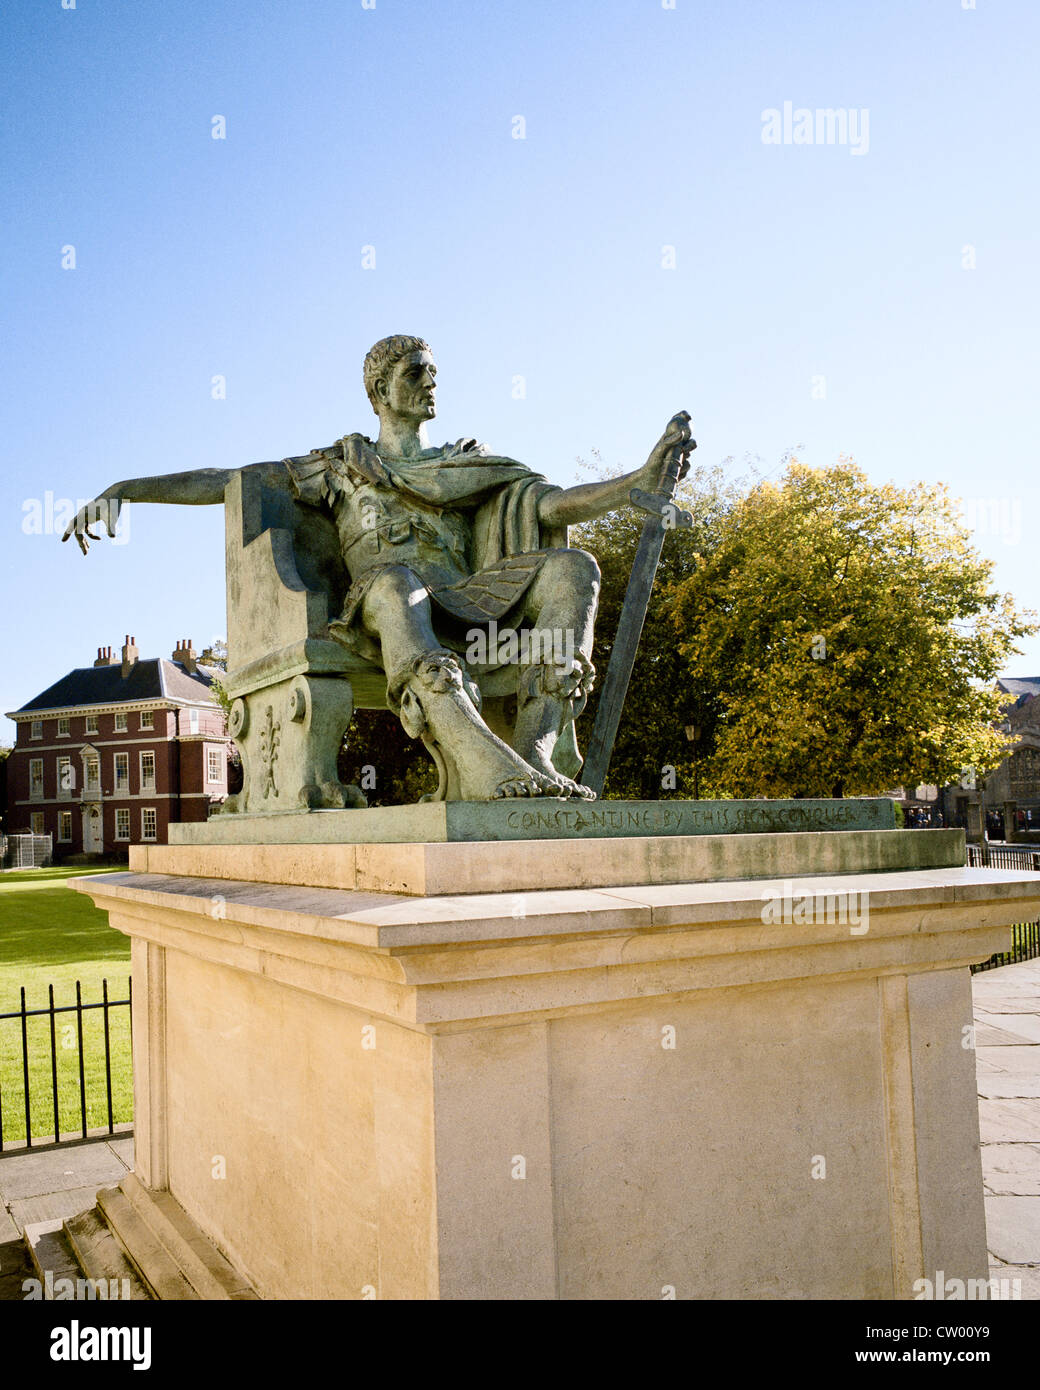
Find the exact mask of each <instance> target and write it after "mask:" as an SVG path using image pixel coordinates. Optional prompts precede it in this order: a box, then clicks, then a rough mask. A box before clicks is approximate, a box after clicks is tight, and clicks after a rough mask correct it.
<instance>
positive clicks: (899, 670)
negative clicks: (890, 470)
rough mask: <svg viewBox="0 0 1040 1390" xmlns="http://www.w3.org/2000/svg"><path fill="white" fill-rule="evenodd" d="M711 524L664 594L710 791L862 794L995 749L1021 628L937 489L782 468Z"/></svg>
mask: <svg viewBox="0 0 1040 1390" xmlns="http://www.w3.org/2000/svg"><path fill="white" fill-rule="evenodd" d="M713 522H714V524H713V526H712V528H711V534H710V536H709V538H708V544H707V545H705V546H704V547H703V549H702V550H701V553H700V555H699V556H698V559H697V562H696V564H695V566H694V567H693V568H692V569H691V571H690V572H689V573H687V574H685V575H683V576H681V577H679V578H678V579H675V580H673V581H672V582H671V583H670V584H668V586H667V588H666V590H665V592H664V593H663V595H662V602H663V604H664V605H665V606H666V607H667V609H668V612H669V616H670V619H671V622H672V624H673V629H674V632H675V635H676V639H677V642H678V649H679V653H680V655H681V657H682V659H683V661H684V662H685V663H686V666H687V669H688V672H689V678H690V680H691V681H692V682H693V683H694V685H704V686H708V687H710V688H712V689H713V690H714V692H715V694H716V697H717V700H718V704H719V717H718V720H717V722H716V725H715V728H714V730H713V734H712V747H711V749H710V756H709V757H708V760H707V768H706V771H707V773H708V775H709V777H710V778H711V780H712V782H713V783H714V784H715V785H716V786H717V787H718V788H720V789H722V790H724V791H725V792H726V793H727V794H729V795H732V796H776V797H782V796H842V795H869V794H877V793H879V792H882V791H884V790H885V789H887V788H891V787H894V786H897V785H900V784H905V785H915V784H917V783H922V782H924V783H929V782H931V783H937V784H939V785H943V784H947V783H950V782H952V781H955V780H956V779H957V778H958V777H959V776H960V774H961V772H962V770H963V769H964V768H965V767H966V766H969V765H970V766H973V767H975V768H976V769H977V770H978V771H980V772H984V771H986V770H988V769H990V768H992V767H994V766H995V765H996V764H997V763H998V762H999V761H1000V760H1001V759H1002V757H1004V756H1005V753H1006V749H1007V747H1008V741H1007V740H1006V739H1005V738H1004V737H1003V736H1002V735H1000V734H999V733H997V731H996V729H995V728H994V723H995V721H996V720H997V719H998V718H999V716H1000V713H1001V708H1002V707H1001V700H1000V698H999V697H998V696H997V695H996V694H995V693H994V691H993V683H994V681H995V679H996V677H997V676H998V675H999V674H1000V672H1001V670H1002V669H1003V667H1004V665H1005V663H1006V661H1007V658H1008V656H1009V655H1010V654H1012V653H1013V652H1014V651H1015V641H1016V639H1017V638H1019V637H1021V636H1024V635H1026V634H1028V633H1030V632H1032V631H1035V626H1034V625H1033V624H1032V623H1031V622H1030V621H1029V619H1030V617H1031V616H1032V615H1029V614H1019V613H1017V612H1016V611H1015V607H1014V604H1013V602H1012V599H1011V597H1010V596H1009V595H1006V594H1005V595H1001V594H999V593H998V592H996V591H995V590H994V588H993V584H992V569H993V566H992V562H991V561H989V560H986V559H984V558H982V557H981V556H980V555H978V554H977V553H976V552H975V551H974V550H973V549H972V547H971V545H970V543H969V537H968V533H967V531H966V529H965V527H964V526H963V525H962V524H961V522H960V520H959V516H958V512H957V508H956V504H955V502H954V500H953V499H952V498H951V497H950V495H949V493H948V491H947V489H946V488H945V486H943V485H931V486H929V485H925V484H918V485H916V486H914V487H911V488H908V489H900V488H897V487H894V486H892V485H880V486H879V485H876V484H872V483H871V482H870V481H869V480H868V479H867V477H866V475H865V474H864V473H863V472H862V470H861V469H859V468H858V467H856V465H855V464H854V463H852V462H851V461H848V460H842V461H840V462H839V463H838V464H836V465H834V466H833V467H830V468H822V469H814V468H809V467H807V466H806V465H804V464H801V463H798V462H797V461H791V462H790V464H789V466H788V467H787V470H786V473H785V475H784V476H783V477H782V479H781V480H780V481H779V482H776V483H773V482H769V481H761V482H759V483H758V484H757V486H755V487H753V488H752V489H751V490H750V491H749V492H748V493H747V495H746V496H744V497H743V498H741V499H740V500H739V501H737V502H736V503H735V504H734V505H733V506H732V507H730V508H727V509H725V510H722V511H719V512H717V513H716V514H715V515H714V517H713Z"/></svg>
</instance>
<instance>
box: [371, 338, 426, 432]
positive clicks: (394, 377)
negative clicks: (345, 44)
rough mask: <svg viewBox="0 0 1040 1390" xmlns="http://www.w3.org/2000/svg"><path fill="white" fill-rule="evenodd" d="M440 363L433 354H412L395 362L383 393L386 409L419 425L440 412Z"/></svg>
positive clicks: (382, 389) (380, 394)
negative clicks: (438, 382) (437, 398)
mask: <svg viewBox="0 0 1040 1390" xmlns="http://www.w3.org/2000/svg"><path fill="white" fill-rule="evenodd" d="M436 391H437V366H436V363H435V362H434V360H433V356H432V354H431V353H429V352H426V351H425V350H423V351H418V352H412V353H409V354H408V356H407V357H402V358H401V359H400V360H399V361H398V362H396V363H395V364H394V369H393V371H392V372H391V373H390V375H389V377H388V378H386V379H385V380H384V382H383V383H382V384H381V389H380V390H379V396H380V399H381V400H382V402H383V404H384V405H385V406H386V408H387V409H388V410H390V411H392V412H393V413H394V414H395V415H398V416H400V417H401V418H402V419H404V420H412V421H415V422H416V423H417V424H418V423H421V422H422V421H423V420H432V419H433V417H434V416H435V415H436V413H437V410H436Z"/></svg>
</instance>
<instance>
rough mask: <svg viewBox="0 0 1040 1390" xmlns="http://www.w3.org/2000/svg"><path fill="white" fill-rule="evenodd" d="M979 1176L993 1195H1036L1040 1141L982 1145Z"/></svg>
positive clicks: (1039, 1192)
mask: <svg viewBox="0 0 1040 1390" xmlns="http://www.w3.org/2000/svg"><path fill="white" fill-rule="evenodd" d="M982 1175H983V1177H984V1179H985V1182H986V1187H987V1188H988V1189H989V1191H990V1192H992V1193H994V1194H999V1195H1002V1196H1018V1197H1040V1144H983V1146H982Z"/></svg>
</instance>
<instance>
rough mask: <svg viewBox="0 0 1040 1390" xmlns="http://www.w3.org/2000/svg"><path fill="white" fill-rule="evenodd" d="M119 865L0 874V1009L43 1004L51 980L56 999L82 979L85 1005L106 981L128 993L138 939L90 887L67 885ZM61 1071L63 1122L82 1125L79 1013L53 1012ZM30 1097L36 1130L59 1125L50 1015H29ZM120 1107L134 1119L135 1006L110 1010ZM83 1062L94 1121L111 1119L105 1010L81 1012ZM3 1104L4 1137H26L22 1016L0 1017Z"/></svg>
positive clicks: (74, 1127) (118, 1115)
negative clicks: (89, 893) (115, 921)
mask: <svg viewBox="0 0 1040 1390" xmlns="http://www.w3.org/2000/svg"><path fill="white" fill-rule="evenodd" d="M97 872H112V870H96V869H95V870H92V869H83V868H73V869H63V868H54V869H26V870H16V871H15V872H12V873H0V1014H3V1013H9V1012H10V1011H12V1010H15V1009H18V1008H19V1007H20V998H21V990H22V988H23V987H24V989H25V1001H26V1007H27V1008H29V1009H34V1008H45V1007H46V1006H47V1003H48V986H49V985H52V986H53V987H54V1002H55V1005H57V1006H58V1007H60V1006H61V1005H63V1004H74V1003H75V1001H76V981H77V980H79V981H80V985H81V996H82V1000H83V1003H84V1004H88V1003H94V1002H97V1001H100V999H101V997H102V995H101V991H102V980H107V981H108V995H109V998H110V999H126V998H127V985H128V980H129V975H130V942H129V941H128V940H127V938H126V937H125V936H123V935H122V933H121V932H117V931H113V929H112V928H111V927H110V926H109V925H108V917H107V915H106V914H105V913H103V912H99V911H98V909H97V908H96V907H95V906H94V904H93V903H92V902H91V901H90V899H89V898H88V897H86V896H84V894H82V893H75V892H72V891H71V890H70V889H69V888H67V887H65V881H66V879H69V878H77V877H84V876H85V875H87V874H90V873H97ZM54 1031H55V1041H56V1044H57V1046H56V1049H55V1051H56V1057H57V1073H58V1118H59V1125H60V1128H61V1131H62V1132H63V1133H65V1132H74V1131H75V1132H78V1131H79V1130H80V1127H81V1120H80V1090H79V1037H78V1029H77V1020H76V1015H75V1013H60V1014H58V1015H57V1016H56V1018H55V1029H54ZM27 1039H28V1052H29V1098H30V1107H31V1116H32V1134H33V1137H34V1138H39V1139H43V1138H46V1137H48V1136H53V1133H54V1105H53V1085H52V1070H51V1051H50V1020H49V1018H47V1017H42V1018H30V1019H29V1020H28V1023H27ZM109 1040H110V1057H111V1062H110V1065H111V1073H112V1108H113V1119H114V1121H115V1123H116V1124H119V1123H122V1122H125V1121H128V1120H131V1119H132V1118H133V1074H132V1069H131V1060H130V1022H129V1010H128V1009H126V1008H118V1009H113V1010H112V1011H111V1012H110V1014H109ZM83 1071H84V1081H85V1092H86V1102H87V1128H88V1129H95V1128H99V1127H101V1126H103V1125H107V1123H108V1106H107V1092H106V1081H105V1044H104V1023H103V1011H102V1010H101V1009H90V1010H87V1011H85V1012H84V1013H83ZM0 1104H2V1111H3V1114H2V1123H3V1140H4V1143H5V1144H7V1143H9V1142H10V1141H12V1140H19V1139H24V1138H25V1085H24V1079H23V1071H22V1035H21V1022H20V1020H19V1019H17V1018H14V1019H11V1018H4V1019H0Z"/></svg>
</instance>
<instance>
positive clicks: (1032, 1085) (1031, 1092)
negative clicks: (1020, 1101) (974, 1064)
mask: <svg viewBox="0 0 1040 1390" xmlns="http://www.w3.org/2000/svg"><path fill="white" fill-rule="evenodd" d="M977 1080H978V1088H979V1095H980V1096H985V1097H988V1098H990V1099H994V1100H1000V1099H1011V1098H1013V1097H1016V1096H1021V1097H1023V1098H1025V1099H1033V1098H1035V1097H1040V1080H1034V1079H1032V1078H1031V1077H1028V1076H1008V1075H1007V1073H1006V1072H1001V1073H1000V1074H999V1075H989V1074H983V1073H982V1072H979V1073H978V1078H977Z"/></svg>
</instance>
